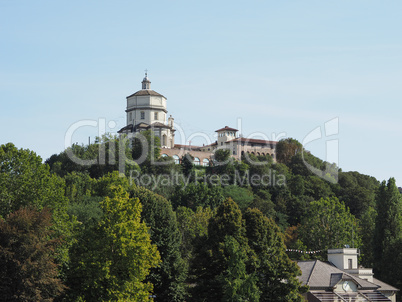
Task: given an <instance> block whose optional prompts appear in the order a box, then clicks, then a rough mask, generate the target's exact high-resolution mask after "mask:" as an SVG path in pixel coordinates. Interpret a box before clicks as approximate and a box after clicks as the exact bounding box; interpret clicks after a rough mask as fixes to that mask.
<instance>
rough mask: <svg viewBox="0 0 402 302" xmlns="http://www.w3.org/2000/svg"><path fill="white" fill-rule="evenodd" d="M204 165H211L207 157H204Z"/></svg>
mask: <svg viewBox="0 0 402 302" xmlns="http://www.w3.org/2000/svg"><path fill="white" fill-rule="evenodd" d="M202 165H203V166H204V167H209V160H208V159H207V158H204V159H203V160H202Z"/></svg>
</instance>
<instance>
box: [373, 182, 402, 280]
mask: <svg viewBox="0 0 402 302" xmlns="http://www.w3.org/2000/svg"><path fill="white" fill-rule="evenodd" d="M376 200H377V217H376V227H375V237H374V242H375V246H374V257H375V260H376V261H375V263H374V264H375V266H374V269H375V273H376V274H377V276H378V277H379V278H381V280H383V281H385V282H389V283H391V284H395V285H396V284H399V285H402V279H399V280H398V279H396V278H394V277H395V275H399V276H401V275H402V273H401V271H402V269H401V268H400V267H396V266H395V265H394V263H393V261H390V260H389V259H392V258H394V254H395V252H396V251H397V250H395V248H396V247H400V246H401V242H402V198H401V194H400V193H399V190H398V188H397V186H396V184H395V179H394V178H390V179H389V180H388V183H386V182H385V181H383V182H382V183H381V185H380V189H379V191H378V194H377V198H376Z"/></svg>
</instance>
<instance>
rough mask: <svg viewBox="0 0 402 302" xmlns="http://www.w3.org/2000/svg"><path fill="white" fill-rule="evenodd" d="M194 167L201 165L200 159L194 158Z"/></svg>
mask: <svg viewBox="0 0 402 302" xmlns="http://www.w3.org/2000/svg"><path fill="white" fill-rule="evenodd" d="M194 165H196V166H199V165H200V159H199V158H198V157H195V158H194Z"/></svg>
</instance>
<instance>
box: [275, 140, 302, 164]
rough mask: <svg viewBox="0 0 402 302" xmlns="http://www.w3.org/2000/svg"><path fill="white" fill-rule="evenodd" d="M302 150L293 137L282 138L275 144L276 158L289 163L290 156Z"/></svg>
mask: <svg viewBox="0 0 402 302" xmlns="http://www.w3.org/2000/svg"><path fill="white" fill-rule="evenodd" d="M302 151H303V146H302V144H301V143H299V142H298V141H297V140H295V139H293V138H287V139H282V140H280V141H279V142H278V143H277V144H276V160H277V161H278V162H279V163H283V164H289V163H290V161H291V159H292V157H293V156H295V155H296V154H298V153H300V152H302Z"/></svg>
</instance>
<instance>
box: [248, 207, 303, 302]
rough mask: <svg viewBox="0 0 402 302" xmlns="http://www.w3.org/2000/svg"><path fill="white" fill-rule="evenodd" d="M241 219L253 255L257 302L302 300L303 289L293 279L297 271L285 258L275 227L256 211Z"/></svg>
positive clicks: (295, 279) (249, 212)
mask: <svg viewBox="0 0 402 302" xmlns="http://www.w3.org/2000/svg"><path fill="white" fill-rule="evenodd" d="M244 220H245V225H246V236H247V239H248V244H249V246H250V248H251V249H252V250H253V252H254V254H255V258H254V259H255V260H254V261H252V262H251V267H252V270H253V272H255V274H256V276H257V278H258V279H257V286H258V288H259V290H260V292H261V297H260V301H267V302H268V301H284V302H287V301H303V298H302V296H301V293H303V292H304V291H305V290H306V289H305V288H304V287H303V286H302V285H301V283H300V282H299V281H298V279H297V276H299V275H300V274H301V272H300V269H299V267H298V266H297V264H296V263H294V262H293V261H291V260H290V259H289V257H288V256H287V254H286V247H285V244H284V241H283V235H282V233H281V232H280V229H279V228H278V226H277V225H276V224H275V222H274V221H273V220H271V219H268V218H267V217H265V216H264V215H263V214H262V213H261V212H260V211H259V210H257V209H247V211H246V212H245V214H244ZM284 280H285V281H284Z"/></svg>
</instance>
